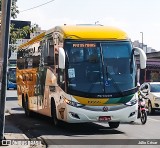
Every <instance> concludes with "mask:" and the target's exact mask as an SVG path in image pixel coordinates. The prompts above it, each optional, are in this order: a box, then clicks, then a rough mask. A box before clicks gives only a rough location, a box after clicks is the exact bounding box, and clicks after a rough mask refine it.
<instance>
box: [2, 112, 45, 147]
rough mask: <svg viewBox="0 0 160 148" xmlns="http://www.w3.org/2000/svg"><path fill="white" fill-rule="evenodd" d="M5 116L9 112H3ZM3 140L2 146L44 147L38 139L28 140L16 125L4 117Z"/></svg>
mask: <svg viewBox="0 0 160 148" xmlns="http://www.w3.org/2000/svg"><path fill="white" fill-rule="evenodd" d="M5 115H6V116H8V115H9V113H6V114H5ZM4 137H5V140H4V141H3V142H2V143H3V145H2V146H0V148H1V147H2V148H3V147H4V148H5V147H9V148H45V147H46V146H45V145H43V144H41V141H39V140H30V139H29V138H28V137H27V136H26V135H25V134H24V133H23V132H22V131H21V130H20V129H19V128H18V127H16V126H15V125H13V124H12V123H11V122H10V121H8V120H7V118H6V119H5V130H4Z"/></svg>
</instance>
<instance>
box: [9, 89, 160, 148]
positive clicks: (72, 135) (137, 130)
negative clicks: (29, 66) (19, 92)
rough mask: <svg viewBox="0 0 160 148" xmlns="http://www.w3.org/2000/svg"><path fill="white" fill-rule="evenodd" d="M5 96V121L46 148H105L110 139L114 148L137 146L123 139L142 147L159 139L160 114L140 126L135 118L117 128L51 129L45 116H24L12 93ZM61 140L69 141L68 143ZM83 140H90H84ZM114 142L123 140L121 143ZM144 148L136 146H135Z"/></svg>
mask: <svg viewBox="0 0 160 148" xmlns="http://www.w3.org/2000/svg"><path fill="white" fill-rule="evenodd" d="M6 96H7V99H6V110H8V111H9V112H10V113H11V115H9V116H7V117H6V119H7V120H9V121H10V122H12V123H13V124H15V125H16V126H17V127H19V128H20V129H21V130H22V131H23V132H24V133H25V134H26V136H27V137H28V138H30V139H32V138H41V139H42V140H44V142H45V143H46V144H47V145H50V144H52V146H53V144H55V145H58V144H61V143H64V144H65V145H72V144H82V145H83V144H87V145H92V147H96V146H95V145H101V146H100V147H105V146H106V145H105V144H106V141H107V140H108V139H110V141H107V142H110V143H111V145H112V147H115V146H116V144H117V145H119V144H120V145H121V147H128V145H131V144H132V143H137V141H136V142H135V141H134V140H130V141H128V140H126V139H141V140H140V143H142V144H145V142H146V140H149V141H147V142H148V143H149V142H150V143H152V142H153V141H152V140H151V139H160V132H159V131H160V112H156V114H155V115H154V116H148V120H147V123H146V124H145V125H142V124H141V122H140V120H139V119H137V120H136V122H134V123H132V124H127V123H122V124H121V125H120V126H119V127H118V128H117V129H110V128H109V126H108V124H107V123H83V124H82V123H81V124H63V125H62V126H61V127H59V128H57V127H54V125H53V124H52V123H51V121H50V118H48V117H45V116H39V115H36V114H35V118H27V117H25V115H24V111H23V109H22V108H21V107H19V106H18V105H17V98H16V97H17V96H16V92H15V91H13V90H10V91H7V95H6ZM55 139H57V140H55ZM64 139H70V140H71V141H70V140H64ZM73 139H74V140H73ZM83 139H89V140H86V141H85V140H83ZM115 139H124V141H123V140H115ZM138 142H139V140H138ZM122 143H123V144H124V145H123V146H122ZM152 144H153V145H150V146H151V147H153V146H154V143H152ZM55 145H54V147H55ZM52 146H50V147H52ZM143 146H144V145H141V144H140V145H138V147H143ZM71 147H72V146H70V148H71ZM73 147H74V146H73ZM76 147H77V146H76ZM79 147H81V145H79ZM154 147H160V140H158V145H156V146H154Z"/></svg>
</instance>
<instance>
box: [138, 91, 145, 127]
mask: <svg viewBox="0 0 160 148" xmlns="http://www.w3.org/2000/svg"><path fill="white" fill-rule="evenodd" d="M145 99H147V98H146V97H145V96H144V95H142V94H139V95H138V118H140V119H141V123H142V124H145V123H146V122H147V109H146V105H145Z"/></svg>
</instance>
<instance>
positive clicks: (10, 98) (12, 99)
mask: <svg viewBox="0 0 160 148" xmlns="http://www.w3.org/2000/svg"><path fill="white" fill-rule="evenodd" d="M15 100H17V97H6V101H15Z"/></svg>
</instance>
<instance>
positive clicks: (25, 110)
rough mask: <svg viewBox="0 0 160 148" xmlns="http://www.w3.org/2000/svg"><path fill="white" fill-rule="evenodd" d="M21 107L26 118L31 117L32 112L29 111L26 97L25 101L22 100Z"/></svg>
mask: <svg viewBox="0 0 160 148" xmlns="http://www.w3.org/2000/svg"><path fill="white" fill-rule="evenodd" d="M23 107H24V112H25V115H26V117H32V112H31V111H30V109H29V102H28V96H26V99H25V100H23Z"/></svg>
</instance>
